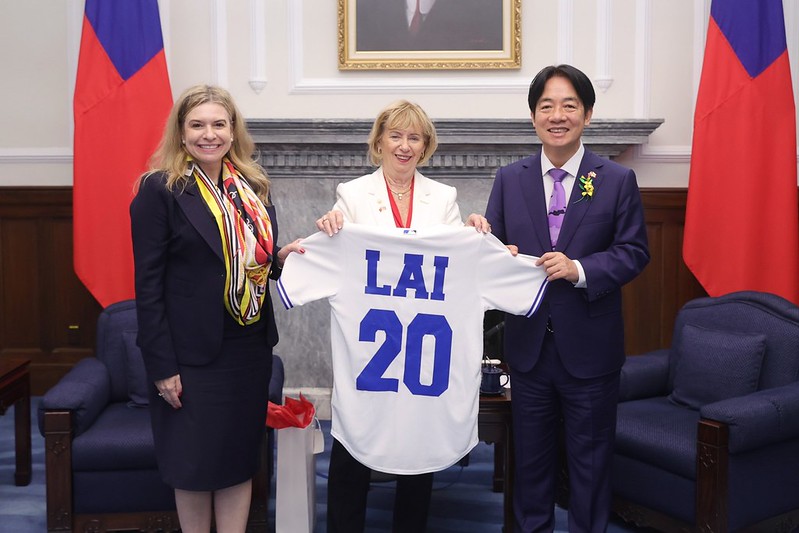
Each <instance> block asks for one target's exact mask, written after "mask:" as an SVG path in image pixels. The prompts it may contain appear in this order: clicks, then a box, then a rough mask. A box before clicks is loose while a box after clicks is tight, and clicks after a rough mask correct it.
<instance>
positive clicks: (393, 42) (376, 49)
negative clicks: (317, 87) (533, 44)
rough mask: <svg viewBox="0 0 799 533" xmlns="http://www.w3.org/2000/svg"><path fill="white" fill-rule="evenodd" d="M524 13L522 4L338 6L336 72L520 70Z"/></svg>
mask: <svg viewBox="0 0 799 533" xmlns="http://www.w3.org/2000/svg"><path fill="white" fill-rule="evenodd" d="M521 7H522V0H338V68H339V69H340V70H367V69H373V70H410V69H514V68H519V67H520V66H521V35H520V33H521V31H520V28H521Z"/></svg>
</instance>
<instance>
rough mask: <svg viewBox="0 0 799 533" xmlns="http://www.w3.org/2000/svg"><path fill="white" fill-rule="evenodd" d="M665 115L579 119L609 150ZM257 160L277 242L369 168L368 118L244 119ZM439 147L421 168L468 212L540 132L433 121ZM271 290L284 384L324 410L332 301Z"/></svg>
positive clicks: (645, 132) (479, 208) (595, 143)
mask: <svg viewBox="0 0 799 533" xmlns="http://www.w3.org/2000/svg"><path fill="white" fill-rule="evenodd" d="M661 123H662V120H659V119H654V120H632V119H631V120H595V121H592V123H591V125H590V126H589V127H588V128H587V129H586V131H585V134H584V142H585V144H586V146H588V147H589V148H591V149H592V150H594V151H595V152H597V153H599V154H600V155H603V156H606V157H615V156H617V155H619V154H620V153H622V152H623V151H625V150H627V149H628V148H629V147H631V146H633V145H636V144H642V143H645V142H646V140H647V138H648V136H649V135H650V134H651V133H652V131H654V130H655V129H656V128H657V127H658V126H659V125H660V124H661ZM248 127H249V129H250V132H251V133H252V135H253V137H254V139H255V141H256V144H257V146H258V149H259V154H260V160H261V163H262V164H263V165H264V167H265V168H266V169H267V172H269V175H270V177H271V179H272V199H273V202H274V203H275V206H276V208H277V211H278V224H279V232H280V233H279V241H280V244H284V243H287V242H290V241H291V240H293V239H296V238H301V237H305V236H308V235H310V234H312V233H314V232H315V231H316V226H315V225H314V221H315V220H316V219H317V218H319V216H320V215H321V214H323V213H325V212H326V211H327V210H328V209H330V207H331V206H332V205H333V203H334V202H335V190H336V186H337V185H338V184H339V183H341V182H343V181H348V180H351V179H353V178H356V177H358V176H361V175H363V174H366V173H370V172H372V171H373V170H374V168H373V167H372V166H371V164H370V163H369V161H368V156H367V147H366V139H367V137H368V134H369V130H370V128H371V121H363V120H340V121H333V120H291V121H285V120H252V121H249V122H248ZM436 128H437V131H438V135H439V147H438V150H437V151H436V153H435V154H434V156H433V158H432V160H431V161H430V163H429V164H428V165H427V166H425V167H421V168H420V171H421V172H422V173H423V174H425V175H426V176H428V177H430V178H433V179H437V180H440V181H441V182H443V183H446V184H448V185H452V186H454V187H456V188H457V189H458V203H459V205H460V209H461V214H462V215H463V217H464V218H465V217H466V216H467V215H468V214H469V213H483V212H484V210H485V206H486V202H487V201H488V195H489V192H490V190H491V185H492V182H493V177H494V174H495V173H496V170H497V169H498V168H499V167H500V166H502V165H505V164H508V163H511V162H513V161H516V160H518V159H521V158H523V157H526V156H528V155H530V154H531V153H534V152H536V151H537V150H538V149H539V147H540V141H539V140H538V138H537V137H536V136H535V134H534V133H533V129H532V125H531V124H530V122H529V121H527V120H495V121H488V120H485V121H475V120H447V121H437V122H436ZM274 292H275V291H272V297H273V300H274V303H275V314H276V319H277V323H278V328H279V330H280V343H279V344H278V345H277V347H276V348H275V353H277V354H279V355H280V356H281V357H282V358H283V361H284V364H285V367H286V384H285V387H286V390H287V394H290V395H292V396H296V393H298V392H303V394H304V395H306V396H308V397H309V398H311V399H312V401H314V402H315V403H316V404H317V409H318V410H319V414H320V415H322V416H323V417H327V416H328V415H329V412H327V410H328V409H329V392H330V387H331V386H332V379H333V374H332V366H331V359H330V306H329V305H328V303H327V302H326V301H319V302H313V303H310V304H306V305H305V306H301V307H297V308H294V309H292V310H290V311H287V310H285V309H284V307H283V305H282V304H281V303H280V300H279V298H278V297H277V295H276V294H274Z"/></svg>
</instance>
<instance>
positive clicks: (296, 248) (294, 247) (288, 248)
mask: <svg viewBox="0 0 799 533" xmlns="http://www.w3.org/2000/svg"><path fill="white" fill-rule="evenodd" d="M301 241H302V239H297V240H296V241H294V242H292V243H290V244H287V245H285V246H281V248H280V250H279V251H278V252H277V266H279V267H280V268H283V264H284V263H285V262H286V258H287V257H288V256H289V254H290V253H291V252H297V253H298V254H304V253H305V248H303V247H302V245H301V244H300V242H301Z"/></svg>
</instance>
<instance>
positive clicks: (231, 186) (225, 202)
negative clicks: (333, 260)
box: [189, 158, 274, 326]
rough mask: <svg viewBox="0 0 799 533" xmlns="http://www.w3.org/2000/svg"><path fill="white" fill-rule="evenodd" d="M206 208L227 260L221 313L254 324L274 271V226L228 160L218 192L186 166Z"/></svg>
mask: <svg viewBox="0 0 799 533" xmlns="http://www.w3.org/2000/svg"><path fill="white" fill-rule="evenodd" d="M189 171H190V172H191V173H192V174H193V175H194V179H195V181H196V182H197V186H198V187H199V189H200V193H201V194H202V197H203V199H204V200H205V203H206V204H207V205H208V208H209V209H210V210H211V213H212V214H213V215H214V218H215V219H216V223H217V225H218V226H219V235H220V236H221V237H222V248H223V251H224V256H225V270H226V277H225V308H226V309H227V310H228V312H229V313H230V314H231V316H232V317H233V318H235V319H236V321H237V322H238V323H239V324H241V325H242V326H245V325H247V324H252V323H254V322H257V321H258V319H259V318H260V316H261V315H260V313H261V307H262V305H263V303H264V298H265V296H266V284H267V282H268V281H269V280H268V276H269V269H270V267H271V266H272V249H273V244H274V243H273V242H272V223H271V221H270V220H269V215H268V214H267V212H266V208H265V207H264V204H263V203H262V202H261V200H259V199H258V196H256V194H255V192H253V190H252V189H251V188H250V186H249V184H248V183H247V181H246V180H245V179H244V177H243V176H242V175H241V174H240V173H239V171H238V170H236V167H234V166H233V163H231V162H230V160H228V159H227V158H225V159H223V160H222V188H223V189H224V191H222V190H220V188H219V187H218V186H217V184H216V183H214V182H213V181H212V180H211V179H210V178H209V177H208V176H206V175H205V173H204V172H203V171H202V169H200V165H197V164H193V165H190V167H189Z"/></svg>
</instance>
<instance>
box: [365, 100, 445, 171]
mask: <svg viewBox="0 0 799 533" xmlns="http://www.w3.org/2000/svg"><path fill="white" fill-rule="evenodd" d="M406 128H419V129H420V130H421V131H422V136H423V137H424V146H425V148H424V153H423V154H422V157H421V158H420V159H419V165H424V164H425V163H427V162H428V161H429V160H430V158H431V157H433V153H435V151H436V148H438V136H437V135H436V127H435V126H434V125H433V122H432V121H431V120H430V117H428V116H427V113H425V112H424V109H422V108H421V107H419V106H418V105H417V104H414V103H411V102H408V101H407V100H397V101H396V102H393V103H391V104H389V105H388V107H386V108H385V109H383V110H382V111H381V112H380V114H379V115H377V118H376V119H375V121H374V124H372V131H370V132H369V141H368V143H369V159H371V161H372V164H374V165H378V166H379V165H381V164H382V163H383V154H382V153H381V152H380V150H379V146H378V144H379V143H380V138H381V137H382V136H383V133H385V131H386V130H392V129H406Z"/></svg>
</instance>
